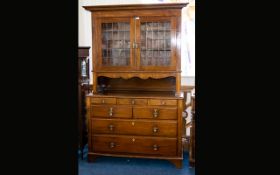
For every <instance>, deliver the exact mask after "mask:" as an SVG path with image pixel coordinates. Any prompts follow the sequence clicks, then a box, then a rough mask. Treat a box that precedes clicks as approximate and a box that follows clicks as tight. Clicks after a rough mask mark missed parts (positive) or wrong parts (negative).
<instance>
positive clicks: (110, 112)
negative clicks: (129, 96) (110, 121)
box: [109, 107, 113, 117]
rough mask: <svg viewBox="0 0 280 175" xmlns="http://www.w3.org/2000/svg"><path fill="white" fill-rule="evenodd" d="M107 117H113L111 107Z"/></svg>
mask: <svg viewBox="0 0 280 175" xmlns="http://www.w3.org/2000/svg"><path fill="white" fill-rule="evenodd" d="M109 116H110V117H112V116H113V108H112V107H111V108H110V109H109Z"/></svg>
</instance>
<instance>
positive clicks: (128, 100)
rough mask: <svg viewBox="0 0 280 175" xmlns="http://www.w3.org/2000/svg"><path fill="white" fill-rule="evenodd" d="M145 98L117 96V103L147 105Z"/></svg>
mask: <svg viewBox="0 0 280 175" xmlns="http://www.w3.org/2000/svg"><path fill="white" fill-rule="evenodd" d="M147 103H148V102H147V99H133V98H118V99H117V104H120V105H147Z"/></svg>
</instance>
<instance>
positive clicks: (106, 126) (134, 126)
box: [91, 119, 177, 137]
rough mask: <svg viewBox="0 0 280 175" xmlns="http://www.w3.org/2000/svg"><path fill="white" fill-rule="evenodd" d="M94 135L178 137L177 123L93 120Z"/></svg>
mask: <svg viewBox="0 0 280 175" xmlns="http://www.w3.org/2000/svg"><path fill="white" fill-rule="evenodd" d="M91 127H92V133H93V134H122V135H138V136H165V137H177V122H176V121H148V120H116V119H91Z"/></svg>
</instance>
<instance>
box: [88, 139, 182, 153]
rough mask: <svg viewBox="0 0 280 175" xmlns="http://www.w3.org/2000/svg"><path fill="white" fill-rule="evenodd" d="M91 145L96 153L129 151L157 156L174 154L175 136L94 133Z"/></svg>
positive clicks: (175, 148)
mask: <svg viewBox="0 0 280 175" xmlns="http://www.w3.org/2000/svg"><path fill="white" fill-rule="evenodd" d="M92 145H93V152H97V153H131V154H151V155H159V156H175V155H176V153H177V139H176V138H152V137H137V136H106V135H94V136H93V137H92Z"/></svg>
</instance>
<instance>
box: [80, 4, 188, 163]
mask: <svg viewBox="0 0 280 175" xmlns="http://www.w3.org/2000/svg"><path fill="white" fill-rule="evenodd" d="M186 5H187V3H168V4H147V5H143V4H141V5H137V4H133V5H103V6H85V7H84V8H85V9H86V10H89V11H91V15H92V16H91V17H92V41H93V43H92V44H93V49H92V63H93V64H92V65H93V72H92V73H93V93H92V94H90V95H87V97H86V108H87V125H88V138H89V140H88V160H89V161H93V160H95V158H96V157H98V156H118V157H133V158H154V159H166V160H169V161H171V162H172V163H174V164H175V166H176V167H177V168H181V167H182V160H183V151H182V111H183V107H184V104H183V103H184V95H183V93H182V92H181V89H180V87H181V60H180V59H181V58H180V57H181V54H180V53H181V48H180V45H181V44H180V42H181V38H180V37H181V10H182V8H183V7H185V6H186Z"/></svg>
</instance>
